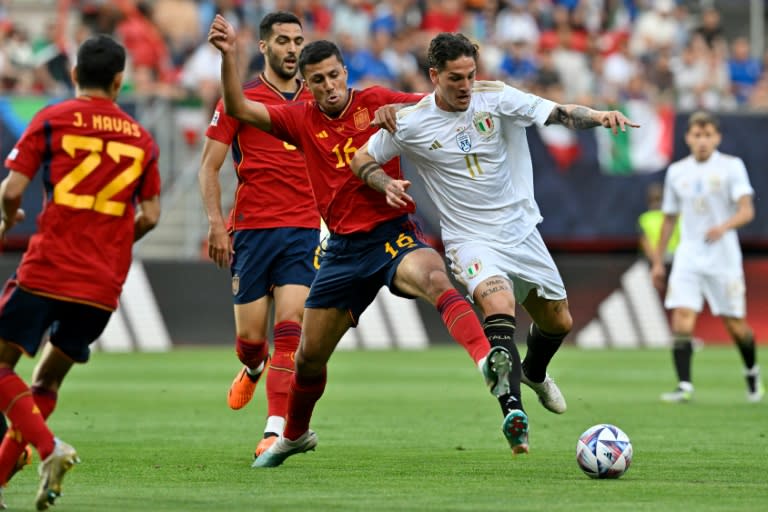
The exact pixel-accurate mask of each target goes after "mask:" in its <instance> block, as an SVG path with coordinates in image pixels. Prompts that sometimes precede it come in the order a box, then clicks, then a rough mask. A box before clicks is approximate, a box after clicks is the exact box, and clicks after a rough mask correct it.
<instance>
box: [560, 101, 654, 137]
mask: <svg viewBox="0 0 768 512" xmlns="http://www.w3.org/2000/svg"><path fill="white" fill-rule="evenodd" d="M546 124H547V125H550V124H562V125H563V126H566V127H568V128H571V129H574V130H585V129H588V128H594V127H596V126H603V127H605V128H610V129H611V131H613V133H614V134H616V133H618V131H619V129H621V131H623V132H624V131H627V128H626V127H627V126H630V127H632V128H639V127H640V125H639V124H637V123H634V122H632V121H630V120H629V119H627V118H626V117H624V114H622V113H621V112H619V111H618V110H593V109H591V108H589V107H584V106H582V105H556V106H555V108H553V109H552V112H551V113H550V114H549V118H547V122H546Z"/></svg>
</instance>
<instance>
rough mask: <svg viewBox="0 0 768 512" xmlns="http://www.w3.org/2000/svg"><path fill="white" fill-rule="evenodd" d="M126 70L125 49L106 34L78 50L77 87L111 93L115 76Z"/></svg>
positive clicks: (86, 43) (90, 38)
mask: <svg viewBox="0 0 768 512" xmlns="http://www.w3.org/2000/svg"><path fill="white" fill-rule="evenodd" d="M123 70H125V48H123V45H121V44H120V43H118V42H117V41H115V40H114V39H112V38H111V37H109V36H108V35H105V34H97V35H95V36H91V37H89V38H88V39H86V40H85V41H84V42H83V43H82V44H81V45H80V48H78V50H77V70H76V75H77V76H76V79H77V85H79V86H80V87H81V88H86V89H87V88H98V89H102V90H104V91H107V92H109V87H110V86H111V85H112V82H113V80H114V79H115V75H117V74H118V73H120V72H122V71H123Z"/></svg>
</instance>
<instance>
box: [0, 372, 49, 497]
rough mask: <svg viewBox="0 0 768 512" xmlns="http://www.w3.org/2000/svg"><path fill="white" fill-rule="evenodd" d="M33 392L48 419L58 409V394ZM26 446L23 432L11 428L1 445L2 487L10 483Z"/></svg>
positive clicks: (0, 477)
mask: <svg viewBox="0 0 768 512" xmlns="http://www.w3.org/2000/svg"><path fill="white" fill-rule="evenodd" d="M31 391H32V396H33V398H34V399H35V403H36V404H37V407H38V409H40V414H41V415H42V416H43V418H44V419H47V418H48V417H49V416H50V415H51V413H52V412H53V410H54V409H55V408H56V399H57V394H56V393H55V392H54V391H48V390H47V389H43V388H39V387H36V386H32V388H31ZM26 446H27V441H26V440H24V439H23V438H22V436H21V432H19V431H18V430H16V429H15V428H14V427H13V426H11V428H9V429H8V432H6V433H5V437H4V438H3V441H2V444H0V487H3V486H5V484H7V483H8V479H9V478H10V476H11V472H12V471H13V468H14V467H15V466H16V461H18V460H19V457H21V454H22V453H24V448H26Z"/></svg>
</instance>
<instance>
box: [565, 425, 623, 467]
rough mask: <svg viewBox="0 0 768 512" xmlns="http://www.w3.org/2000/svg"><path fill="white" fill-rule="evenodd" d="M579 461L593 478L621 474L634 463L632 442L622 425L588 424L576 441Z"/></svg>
mask: <svg viewBox="0 0 768 512" xmlns="http://www.w3.org/2000/svg"><path fill="white" fill-rule="evenodd" d="M576 462H577V463H578V464H579V467H580V468H581V470H582V471H584V473H586V474H587V475H589V476H591V477H592V478H619V477H620V476H621V475H623V474H624V473H626V471H627V470H628V469H629V465H630V464H631V463H632V443H631V442H630V441H629V437H628V436H627V434H625V433H624V432H623V431H622V430H621V429H620V428H619V427H617V426H615V425H609V424H605V423H604V424H600V425H595V426H593V427H589V428H588V429H587V431H586V432H584V433H583V434H581V436H579V441H578V443H576Z"/></svg>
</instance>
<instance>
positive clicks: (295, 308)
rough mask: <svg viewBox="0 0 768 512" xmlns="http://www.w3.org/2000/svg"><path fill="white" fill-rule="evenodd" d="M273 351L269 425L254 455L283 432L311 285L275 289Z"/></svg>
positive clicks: (270, 368) (268, 374)
mask: <svg viewBox="0 0 768 512" xmlns="http://www.w3.org/2000/svg"><path fill="white" fill-rule="evenodd" d="M273 293H274V298H275V327H274V335H273V338H274V351H273V353H272V358H271V359H270V362H269V371H268V372H267V377H266V380H267V382H266V384H267V386H266V387H267V425H266V427H265V428H264V437H263V439H262V440H261V441H259V444H258V446H257V447H256V451H255V454H254V455H255V456H256V457H258V456H259V455H261V454H262V452H264V450H266V449H267V448H269V447H270V446H271V445H272V443H274V442H275V441H276V440H277V438H278V436H280V434H282V433H283V429H284V427H285V415H286V411H287V408H288V388H289V387H290V384H291V379H292V378H293V374H294V357H295V353H296V349H297V348H298V347H299V340H300V339H301V321H302V318H303V316H304V302H305V301H306V300H307V295H308V294H309V287H307V286H302V285H284V286H277V287H275V289H274V292H273Z"/></svg>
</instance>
